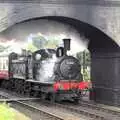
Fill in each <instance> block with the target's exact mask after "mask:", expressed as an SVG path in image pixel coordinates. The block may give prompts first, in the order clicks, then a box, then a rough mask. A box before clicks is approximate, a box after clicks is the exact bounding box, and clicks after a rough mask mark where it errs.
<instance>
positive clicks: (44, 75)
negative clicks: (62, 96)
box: [37, 54, 57, 82]
mask: <svg viewBox="0 0 120 120" xmlns="http://www.w3.org/2000/svg"><path fill="white" fill-rule="evenodd" d="M56 60H57V58H56V56H55V54H54V55H53V56H52V58H49V59H46V60H44V61H42V63H41V67H40V70H39V74H38V76H37V80H39V81H41V82H47V81H49V82H50V81H52V80H53V79H54V74H53V70H54V65H55V62H56Z"/></svg>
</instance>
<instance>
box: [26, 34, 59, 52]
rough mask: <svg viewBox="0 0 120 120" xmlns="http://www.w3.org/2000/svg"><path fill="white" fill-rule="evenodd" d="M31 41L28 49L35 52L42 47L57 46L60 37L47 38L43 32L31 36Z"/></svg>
mask: <svg viewBox="0 0 120 120" xmlns="http://www.w3.org/2000/svg"><path fill="white" fill-rule="evenodd" d="M31 39H32V40H31V42H28V43H27V46H26V49H27V50H30V51H31V52H34V51H36V50H38V49H41V48H56V47H57V45H58V42H59V40H60V38H56V37H47V38H45V37H44V36H43V35H42V34H40V33H39V34H35V35H33V36H32V37H31Z"/></svg>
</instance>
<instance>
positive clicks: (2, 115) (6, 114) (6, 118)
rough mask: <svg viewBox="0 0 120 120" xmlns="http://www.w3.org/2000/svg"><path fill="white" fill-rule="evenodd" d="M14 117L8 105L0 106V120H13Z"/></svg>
mask: <svg viewBox="0 0 120 120" xmlns="http://www.w3.org/2000/svg"><path fill="white" fill-rule="evenodd" d="M14 116H15V114H14V112H13V111H12V109H11V108H10V107H9V105H8V104H6V103H3V104H0V120H15V119H14Z"/></svg>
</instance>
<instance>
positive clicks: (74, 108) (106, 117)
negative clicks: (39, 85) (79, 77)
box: [8, 98, 120, 120]
mask: <svg viewBox="0 0 120 120" xmlns="http://www.w3.org/2000/svg"><path fill="white" fill-rule="evenodd" d="M28 100H29V99H23V98H22V99H11V101H10V99H9V100H8V102H13V101H14V104H16V103H18V104H20V105H22V104H23V106H27V105H28V108H29V107H30V106H31V105H32V107H33V108H34V107H35V108H34V109H36V110H37V109H39V108H41V105H44V106H47V107H49V108H53V109H59V110H60V111H63V110H66V111H69V112H70V113H71V114H74V115H76V114H80V115H82V116H86V117H87V118H89V119H88V120H96V119H97V120H120V112H119V111H114V110H110V109H107V108H104V107H101V106H98V105H97V104H92V103H88V102H85V101H80V104H79V105H74V104H72V103H67V105H66V104H59V103H51V102H49V101H43V100H41V99H31V100H35V101H29V102H28ZM36 100H37V101H36ZM23 101H24V102H23ZM15 102H16V103H15ZM24 104H25V105H24ZM29 105H30V106H29ZM48 113H49V112H48ZM60 119H62V118H60ZM63 119H64V117H63Z"/></svg>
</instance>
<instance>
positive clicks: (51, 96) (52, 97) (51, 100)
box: [49, 93, 56, 103]
mask: <svg viewBox="0 0 120 120" xmlns="http://www.w3.org/2000/svg"><path fill="white" fill-rule="evenodd" d="M49 100H50V102H51V103H54V102H55V101H56V94H55V93H50V94H49Z"/></svg>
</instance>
